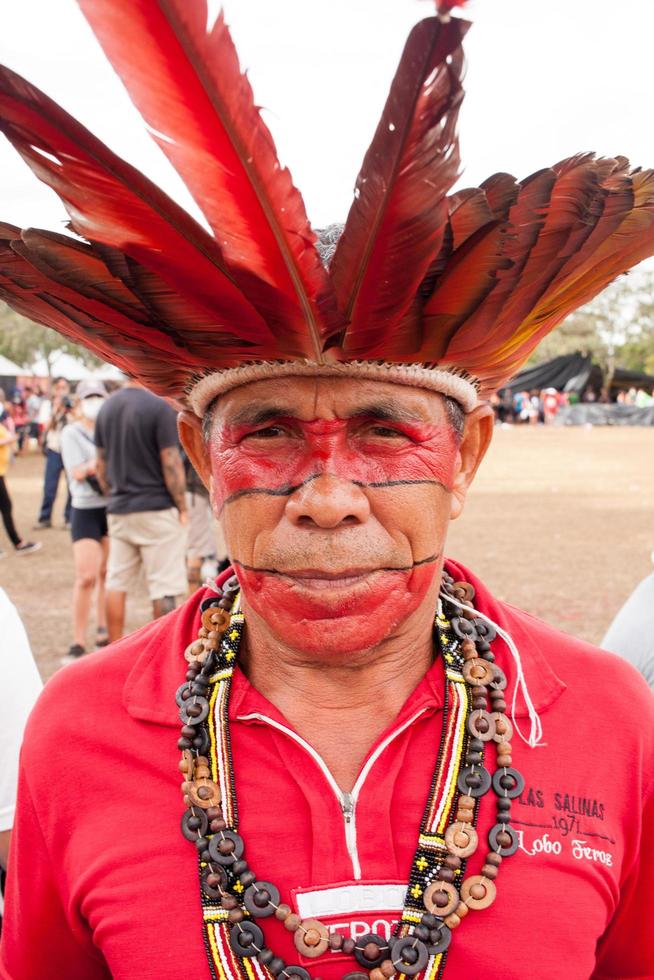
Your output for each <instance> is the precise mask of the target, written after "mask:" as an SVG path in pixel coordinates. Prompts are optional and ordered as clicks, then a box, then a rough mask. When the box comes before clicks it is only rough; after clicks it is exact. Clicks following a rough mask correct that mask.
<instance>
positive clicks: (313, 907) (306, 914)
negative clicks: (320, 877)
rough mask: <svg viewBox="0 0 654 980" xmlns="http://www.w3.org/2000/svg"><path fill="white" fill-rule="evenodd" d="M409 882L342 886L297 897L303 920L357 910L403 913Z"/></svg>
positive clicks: (299, 893) (345, 913) (298, 894)
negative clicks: (407, 883)
mask: <svg viewBox="0 0 654 980" xmlns="http://www.w3.org/2000/svg"><path fill="white" fill-rule="evenodd" d="M405 895H406V884H402V885H399V884H398V885H395V884H386V885H338V886H337V887H336V888H321V889H319V890H316V891H310V892H298V893H297V894H296V896H295V899H296V901H297V907H298V912H299V914H300V915H301V916H302V918H303V919H315V918H321V917H322V916H328V915H349V914H351V913H353V912H381V911H384V912H386V911H388V912H399V911H401V910H402V908H403V907H404V897H405Z"/></svg>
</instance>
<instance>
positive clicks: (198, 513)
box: [184, 454, 225, 595]
mask: <svg viewBox="0 0 654 980" xmlns="http://www.w3.org/2000/svg"><path fill="white" fill-rule="evenodd" d="M184 470H185V472H186V509H187V511H188V541H187V545H186V577H187V579H188V592H189V595H192V594H193V592H195V590H196V589H198V588H199V587H200V585H201V584H202V582H203V581H204V580H205V579H206V578H215V576H216V575H217V573H218V560H219V559H220V561H221V562H222V561H223V560H224V559H225V544H224V541H223V537H222V531H221V530H220V527H219V526H218V525H217V524H215V525H214V519H213V512H212V510H211V501H210V499H209V491H208V490H207V488H206V487H205V485H204V483H203V482H202V480H201V479H200V477H199V476H198V474H197V471H196V470H195V468H194V467H193V465H192V463H191V461H190V460H189V458H188V456H186V454H184ZM223 567H224V566H223Z"/></svg>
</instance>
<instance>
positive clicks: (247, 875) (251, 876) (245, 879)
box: [238, 871, 257, 887]
mask: <svg viewBox="0 0 654 980" xmlns="http://www.w3.org/2000/svg"><path fill="white" fill-rule="evenodd" d="M238 879H239V881H240V882H241V884H242V885H245V886H246V887H247V886H248V885H251V884H252V882H253V881H256V880H257V876H256V875H255V873H254V871H244V872H243V874H240V875H239V876H238Z"/></svg>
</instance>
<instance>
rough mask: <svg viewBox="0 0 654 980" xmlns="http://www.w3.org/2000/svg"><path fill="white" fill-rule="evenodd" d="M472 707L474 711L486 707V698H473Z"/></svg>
mask: <svg viewBox="0 0 654 980" xmlns="http://www.w3.org/2000/svg"><path fill="white" fill-rule="evenodd" d="M472 707H473V708H474V709H475V711H483V710H484V708H485V707H486V698H482V697H479V698H473V699H472Z"/></svg>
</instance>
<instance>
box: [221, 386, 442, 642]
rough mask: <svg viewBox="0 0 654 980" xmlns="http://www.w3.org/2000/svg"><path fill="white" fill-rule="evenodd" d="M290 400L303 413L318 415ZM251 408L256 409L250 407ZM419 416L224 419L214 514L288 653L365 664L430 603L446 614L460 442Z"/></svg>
mask: <svg viewBox="0 0 654 980" xmlns="http://www.w3.org/2000/svg"><path fill="white" fill-rule="evenodd" d="M334 390H335V389H334ZM340 391H341V389H339V394H340ZM291 394H292V398H291V400H292V403H293V408H295V405H296V404H300V405H302V406H303V408H304V410H305V411H306V408H307V407H308V406H309V405H311V406H312V407H315V406H313V397H311V401H310V402H309V401H308V399H305V400H304V402H302V398H301V395H300V394H299V393H295V392H293V393H291ZM310 394H311V393H310ZM417 397H419V396H415V395H414V393H411V399H412V401H411V404H412V405H413V404H415V402H416V401H417ZM426 397H427V396H425V398H426ZM430 397H431V396H430ZM341 404H342V403H340V402H339V406H340V405H341ZM358 404H359V405H360V404H361V402H358ZM350 405H352V401H350ZM397 405H398V413H397V414H398V415H400V416H402V409H403V403H402V402H401V400H400V399H399V398H398V399H397ZM241 406H243V407H245V410H246V411H247V410H249V408H250V403H248V402H247V401H246V399H245V396H243V397H242V398H241V399H239V401H238V403H237V404H236V406H235V408H236V409H237V410H241V411H242V410H243V408H241ZM348 407H349V406H348V405H347V404H345V405H343V413H344V414H345V412H346V411H347V409H348ZM353 407H354V409H355V410H356V408H357V407H358V406H357V403H355V404H354V405H353ZM421 407H422V406H421ZM429 407H430V408H431V407H432V406H429ZM392 408H395V402H393V405H392ZM325 414H326V415H328V416H329V415H332V414H333V411H332V410H330V409H329V408H328V410H327V411H326V413H325ZM407 414H408V413H406V412H405V413H404V417H403V418H402V421H401V422H399V421H396V419H395V418H393V419H392V420H388V419H387V418H386V417H385V416H384V417H380V416H377V415H375V414H363V412H360V413H358V414H354V415H352V416H351V417H349V418H333V417H331V418H330V417H327V418H313V419H311V420H306V418H305V419H298V418H295V417H291V416H289V415H287V414H284V413H278V414H272V413H271V414H269V415H268V416H267V417H266V418H265V420H264V421H262V422H259V423H258V424H256V425H254V424H252V425H251V424H247V425H235V424H230V421H229V415H228V413H227V411H226V412H225V415H226V416H227V417H226V418H224V417H223V418H221V417H220V416H218V417H217V419H216V422H215V424H214V432H213V436H212V440H211V445H210V449H211V462H212V472H213V479H214V502H215V504H216V506H217V509H219V510H220V511H221V512H222V517H223V522H224V530H225V537H226V540H227V544H228V549H229V554H230V557H231V558H232V560H233V561H234V562H235V567H236V572H237V575H238V577H239V579H240V581H241V584H242V587H243V595H244V600H245V604H246V607H247V606H249V607H250V608H251V609H252V610H254V611H255V612H256V613H257V614H258V615H259V616H260V617H261V618H262V619H263V620H264V621H265V622H266V623H267V625H268V627H269V628H270V629H271V630H272V631H273V633H274V634H275V635H277V636H278V637H279V638H280V639H281V640H283V641H284V642H287V643H290V644H298V645H299V647H300V648H301V649H302V650H305V651H307V652H309V651H311V652H313V653H315V654H316V655H318V656H320V655H324V656H328V655H336V654H339V653H340V654H343V653H348V652H355V651H359V650H365V649H368V648H370V647H373V646H377V645H378V644H379V643H380V642H381V641H382V640H383V639H384V638H386V637H387V636H389V635H390V634H391V633H392V632H393V630H395V629H396V628H397V626H398V625H399V624H401V623H402V622H404V620H406V619H407V617H409V616H410V615H411V614H412V613H413V612H414V611H415V610H417V609H418V607H419V606H420V605H421V604H422V603H423V602H424V601H425V598H426V596H427V595H428V594H429V593H430V590H431V592H433V601H434V602H435V598H436V592H437V586H436V579H437V576H438V575H439V571H440V559H439V557H438V556H439V555H440V553H441V551H442V546H443V541H444V537H445V527H446V525H447V521H448V520H449V489H450V488H451V486H452V483H453V479H454V474H455V471H456V462H457V452H458V439H457V437H456V434H455V433H454V431H453V429H452V427H451V426H450V425H449V424H448V423H447V422H446V421H445V419H444V418H443V419H442V421H440V422H439V423H437V424H434V423H430V422H427V421H422V420H421V419H419V418H418V419H414V418H409V419H408V421H407V420H405V418H406V416H407ZM232 417H234V416H232ZM325 576H328V577H329V576H331V578H330V580H329V581H325ZM308 579H309V580H308Z"/></svg>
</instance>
